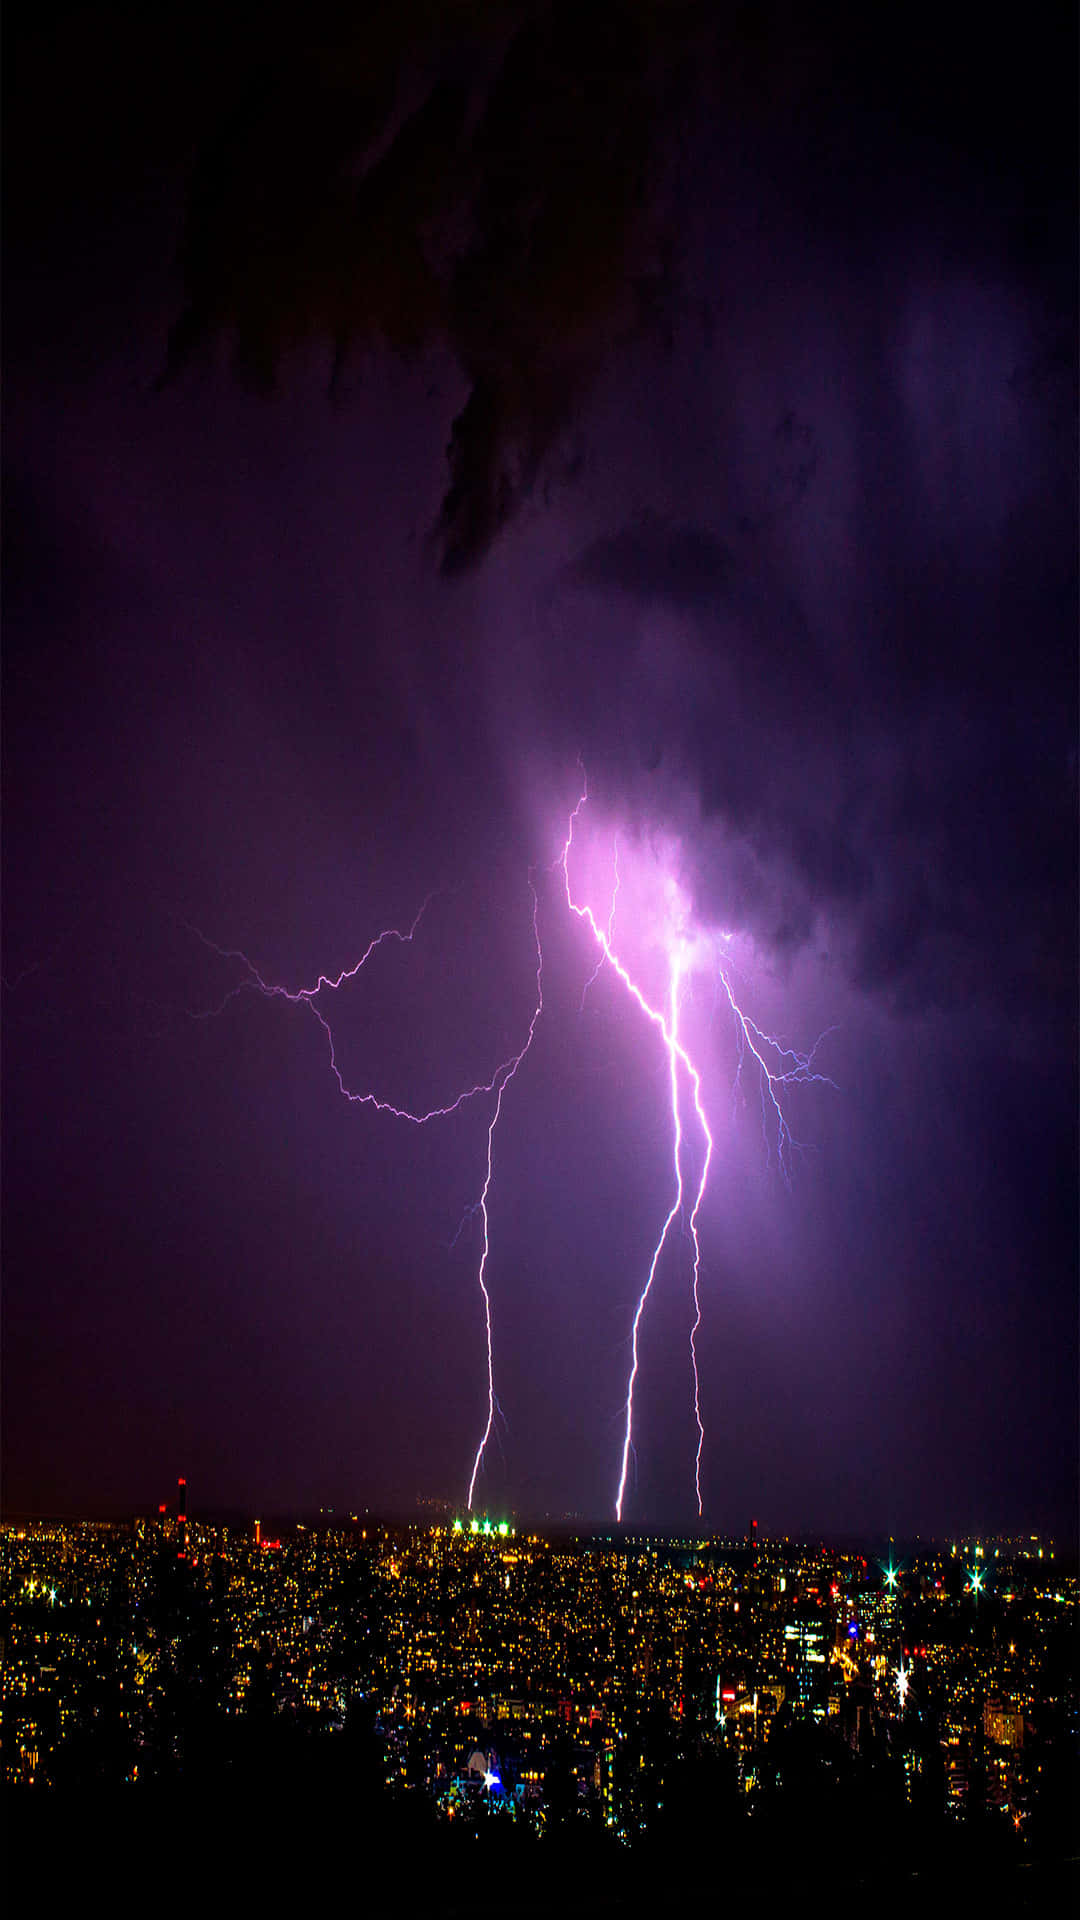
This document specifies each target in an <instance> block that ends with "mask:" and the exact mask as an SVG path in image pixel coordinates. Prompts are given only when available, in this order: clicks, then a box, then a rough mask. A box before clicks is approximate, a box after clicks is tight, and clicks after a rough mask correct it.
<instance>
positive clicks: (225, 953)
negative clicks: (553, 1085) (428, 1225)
mask: <svg viewBox="0 0 1080 1920" xmlns="http://www.w3.org/2000/svg"><path fill="white" fill-rule="evenodd" d="M531 884H532V883H531V881H530V887H531ZM434 897H435V896H434V894H431V893H429V894H428V897H427V899H426V900H425V901H424V903H423V906H422V907H421V908H420V911H419V912H418V914H417V915H416V918H415V919H414V921H413V923H412V925H411V927H410V928H409V929H408V931H407V932H402V930H401V929H400V928H399V927H384V929H383V931H382V932H381V933H377V934H376V935H375V936H374V938H373V939H372V940H369V942H368V944H367V946H366V947H365V949H364V951H363V953H362V954H361V956H360V958H359V960H357V961H356V962H355V964H354V965H353V966H351V967H343V968H342V970H341V972H340V973H338V974H335V975H329V974H325V973H320V975H319V977H318V979H317V980H316V982H315V985H314V986H313V987H284V986H280V985H278V984H277V983H275V982H274V981H268V980H264V979H263V977H262V974H261V973H260V972H259V969H258V968H257V967H256V966H255V965H254V963H253V962H252V961H251V960H249V959H248V956H247V954H246V953H244V952H242V951H241V949H240V948H239V947H219V946H218V945H217V943H216V942H215V941H213V940H211V939H209V938H208V937H207V935H206V934H205V933H202V932H200V930H199V928H198V927H194V926H192V925H191V923H190V921H184V922H183V924H184V925H185V926H186V927H187V928H188V930H189V932H191V933H193V934H194V935H195V938H196V939H197V940H201V941H202V943H203V945H204V946H205V947H209V949H210V951H211V953H216V954H217V955H218V956H219V958H220V959H222V960H239V961H240V962H241V964H242V965H243V966H245V967H246V968H247V971H248V978H247V979H246V980H241V981H240V982H239V983H238V985H236V986H235V987H230V989H229V991H228V993H227V994H225V995H224V997H223V998H222V999H221V1000H220V1001H219V1002H218V1003H217V1005H216V1006H213V1007H210V1008H208V1009H206V1010H204V1011H202V1012H199V1013H193V1014H191V1016H190V1018H191V1019H193V1020H212V1019H216V1018H217V1016H218V1015H219V1014H222V1013H224V1011H225V1009H226V1007H227V1006H228V1005H229V1003H230V1001H232V1000H235V999H236V997H237V995H238V994H241V993H249V992H251V993H261V994H262V995H263V996H264V997H265V998H266V999H267V1000H287V1001H288V1002H289V1005H290V1006H293V1007H298V1006H303V1007H306V1008H307V1010H308V1012H309V1013H311V1014H312V1015H313V1016H314V1018H315V1019H316V1020H317V1021H318V1023H319V1025H320V1027H321V1028H322V1030H323V1032H324V1033H325V1035H326V1044H327V1050H328V1052H329V1057H330V1070H331V1072H332V1074H333V1076H334V1079H335V1080H336V1081H337V1084H338V1091H339V1092H340V1093H341V1094H342V1096H343V1098H344V1099H346V1100H348V1101H349V1103H350V1104H351V1105H352V1106H356V1107H373V1108H374V1109H375V1112H376V1113H388V1114H390V1115H391V1116H392V1117H393V1118H394V1119H395V1120H409V1121H411V1122H412V1124H413V1126H416V1127H424V1126H426V1125H427V1123H428V1121H429V1120H445V1119H447V1118H448V1117H449V1115H450V1114H452V1113H457V1112H458V1110H459V1108H461V1107H463V1106H465V1104H466V1103H467V1102H468V1101H469V1100H475V1099H477V1098H478V1097H479V1096H480V1095H481V1094H485V1093H494V1092H495V1091H496V1090H497V1089H499V1090H501V1088H502V1086H503V1085H505V1082H506V1079H507V1077H510V1076H512V1074H513V1073H514V1072H516V1071H517V1068H518V1066H519V1065H520V1062H521V1058H522V1056H521V1055H520V1054H517V1055H514V1056H512V1057H511V1058H510V1059H508V1060H503V1061H502V1062H501V1063H500V1065H499V1066H497V1067H496V1068H495V1071H494V1073H493V1074H492V1075H491V1077H490V1079H488V1080H479V1081H477V1083H476V1085H475V1086H473V1087H465V1088H464V1089H463V1090H462V1092H461V1093H459V1094H457V1095H456V1096H455V1098H454V1099H453V1100H451V1101H449V1102H448V1103H447V1104H446V1105H445V1106H441V1107H429V1108H428V1110H427V1112H426V1113H413V1112H412V1111H411V1109H410V1108H408V1107H396V1106H395V1105H394V1103H393V1102H392V1101H391V1100H382V1099H380V1098H379V1096H378V1094H376V1093H371V1092H361V1093H358V1092H356V1091H355V1089H353V1088H352V1087H348V1086H346V1084H345V1078H344V1075H343V1074H342V1071H341V1068H340V1067H339V1065H338V1060H337V1052H336V1049H335V1046H334V1034H333V1029H332V1027H331V1025H330V1022H329V1020H328V1019H327V1017H326V1015H325V1014H324V1013H323V1012H322V1011H321V1010H320V1009H319V1008H318V1007H317V1006H316V1004H315V1002H316V1000H317V998H318V996H319V994H320V993H322V991H323V989H324V988H325V989H326V990H327V991H328V992H330V993H336V992H337V991H338V989H339V988H340V987H343V986H345V985H346V983H347V982H348V981H350V980H355V979H356V976H357V974H358V973H359V972H360V971H361V969H362V968H363V967H364V966H366V965H367V962H368V961H369V960H370V958H371V956H372V954H373V953H375V952H376V950H377V949H378V948H379V947H381V946H383V945H384V943H385V942H386V941H387V940H396V941H397V943H398V945H399V946H403V947H406V946H409V945H410V944H411V942H412V940H413V937H414V935H415V933H416V930H417V928H418V927H419V925H420V922H421V920H422V919H423V917H424V915H425V913H426V912H427V910H428V907H429V906H430V905H431V902H432V900H433V899H434ZM534 899H535V895H534ZM530 1033H531V1030H530Z"/></svg>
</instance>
